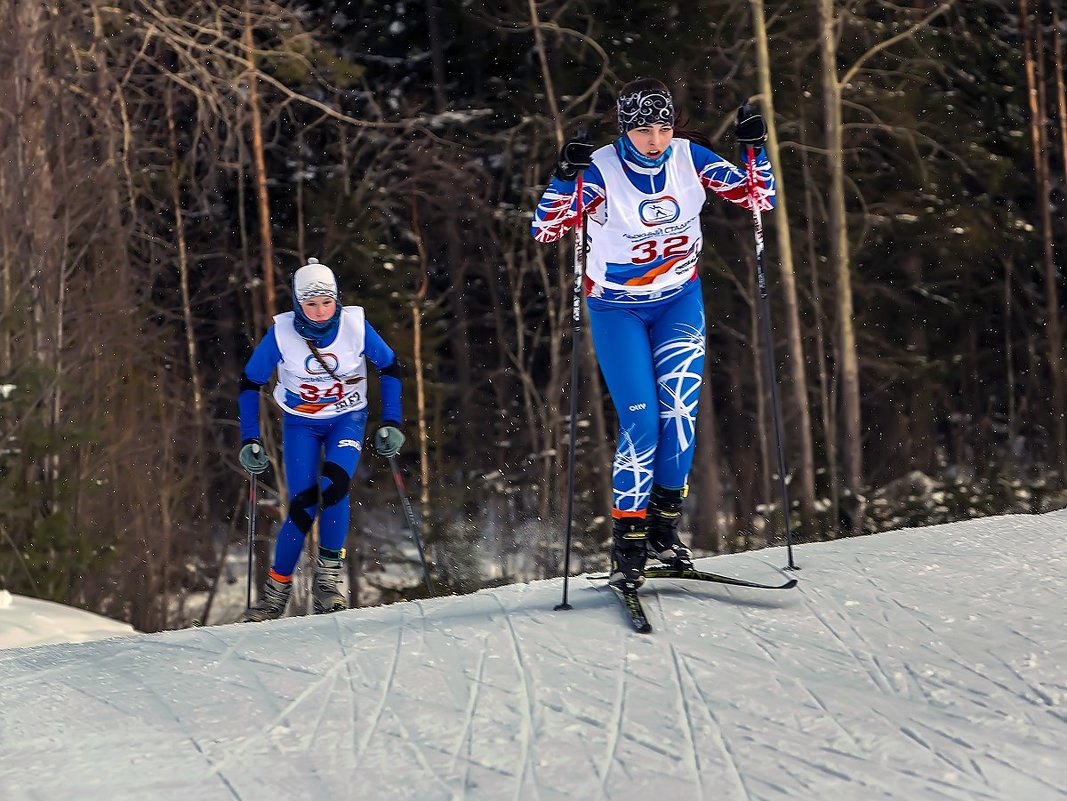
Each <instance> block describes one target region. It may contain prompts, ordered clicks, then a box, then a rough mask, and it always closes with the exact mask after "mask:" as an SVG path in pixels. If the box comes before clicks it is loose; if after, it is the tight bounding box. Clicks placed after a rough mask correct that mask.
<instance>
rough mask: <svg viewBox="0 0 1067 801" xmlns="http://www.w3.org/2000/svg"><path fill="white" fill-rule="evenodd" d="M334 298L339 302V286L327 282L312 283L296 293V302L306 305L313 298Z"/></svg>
mask: <svg viewBox="0 0 1067 801" xmlns="http://www.w3.org/2000/svg"><path fill="white" fill-rule="evenodd" d="M321 297H327V298H333V299H334V300H337V286H336V284H333V283H328V282H326V281H311V282H309V283H307V284H304V285H303V286H302V287H300V288H299V289H298V290H297V292H296V302H297V303H304V302H305V301H308V300H311V299H312V298H321Z"/></svg>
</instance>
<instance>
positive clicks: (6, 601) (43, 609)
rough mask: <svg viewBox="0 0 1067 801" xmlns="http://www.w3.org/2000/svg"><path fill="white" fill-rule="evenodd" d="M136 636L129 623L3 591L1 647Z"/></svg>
mask: <svg viewBox="0 0 1067 801" xmlns="http://www.w3.org/2000/svg"><path fill="white" fill-rule="evenodd" d="M133 633H134V630H133V627H132V626H130V625H129V624H128V623H120V622H119V621H117V620H112V619H111V618H107V617H102V616H100V615H94V614H93V613H92V612H86V611H84V610H82V609H75V608H74V607H72V606H63V604H57V603H52V602H51V601H42V600H40V599H39V598H25V597H23V596H21V595H12V594H11V593H10V592H8V591H7V590H0V648H26V647H29V646H31V645H53V644H55V643H65V642H89V641H90V640H102V639H105V638H107V637H117V636H119V635H122V634H133ZM2 681H3V680H2V678H0V686H2ZM0 736H2V735H0Z"/></svg>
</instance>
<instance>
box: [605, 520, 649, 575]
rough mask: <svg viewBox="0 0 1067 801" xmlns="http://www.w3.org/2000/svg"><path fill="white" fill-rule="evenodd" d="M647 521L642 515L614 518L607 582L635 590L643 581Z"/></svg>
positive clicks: (646, 546)
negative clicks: (612, 542)
mask: <svg viewBox="0 0 1067 801" xmlns="http://www.w3.org/2000/svg"><path fill="white" fill-rule="evenodd" d="M647 525H648V523H647V521H646V520H645V519H644V518H642V517H624V518H616V519H615V521H614V525H613V527H612V534H613V535H614V540H615V543H614V547H613V548H612V551H611V575H610V576H609V577H608V583H610V584H614V585H615V586H616V587H618V588H619V589H621V590H624V591H630V590H636V589H637V588H638V587H640V586H641V585H642V584H644V583H645V576H644V572H645V558H646V549H647V548H648V545H647V542H648V536H647V535H648V528H647Z"/></svg>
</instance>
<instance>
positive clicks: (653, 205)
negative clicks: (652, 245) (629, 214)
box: [637, 195, 682, 227]
mask: <svg viewBox="0 0 1067 801" xmlns="http://www.w3.org/2000/svg"><path fill="white" fill-rule="evenodd" d="M637 213H638V215H640V217H641V222H643V223H644V224H645V225H647V226H649V227H652V226H656V225H666V224H667V223H672V222H674V221H675V220H677V219H678V218H679V217H681V216H682V207H681V206H679V205H678V201H677V200H675V199H674V198H673V197H671V196H670V195H664V196H663V197H658V198H656V199H655V200H642V201H641V205H639V206H638V207H637Z"/></svg>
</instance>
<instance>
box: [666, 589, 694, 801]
mask: <svg viewBox="0 0 1067 801" xmlns="http://www.w3.org/2000/svg"><path fill="white" fill-rule="evenodd" d="M654 597H655V599H656V608H657V609H658V610H659V616H660V617H661V618H662V619H663V635H664V637H666V636H667V635H669V634H671V632H672V630H673V627H672V626H669V625H668V621H669V619H670V618H669V616H668V615H667V610H666V609H664V608H663V596H662V595H661V594H660V593H658V592H657V593H655V595H654ZM683 620H684V618H683ZM667 648H668V649H669V651H670V655H671V663H672V665H673V666H674V680H675V683H676V684H677V686H678V707H679V709H678V721H679V723H680V724H681V727H682V731H683V732H684V733H685V739H686V743H687V744H688V745H689V753H688V754H687V756H686V758H685V763H686V765H688V766H689V768H690V770H691V771H692V773H693V778H694V779H695V781H694V782H693V784H694V785H695V786H696V788H697V798H705V797H706V795H705V793H704V780H703V778H702V776H701V774H700V755H699V753H698V752H697V744H696V735H694V734H693V720H692V713H691V712H690V709H689V699H688V698H687V696H686V692H685V685H684V682H683V679H682V671H683V667H682V663H681V661H680V660H681V656H680V655H679V653H678V650H677V649H676V648H675V647H674V643H673V642H671V641H669V640H668V641H667ZM685 673H686V674H687V675H689V678H690V680H693V681H694V683H695V680H694V679H693V676H692V674H691V673H689V668H688V667H686V668H685ZM667 755H668V756H670V757H674V756H675V755H674V754H667Z"/></svg>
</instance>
